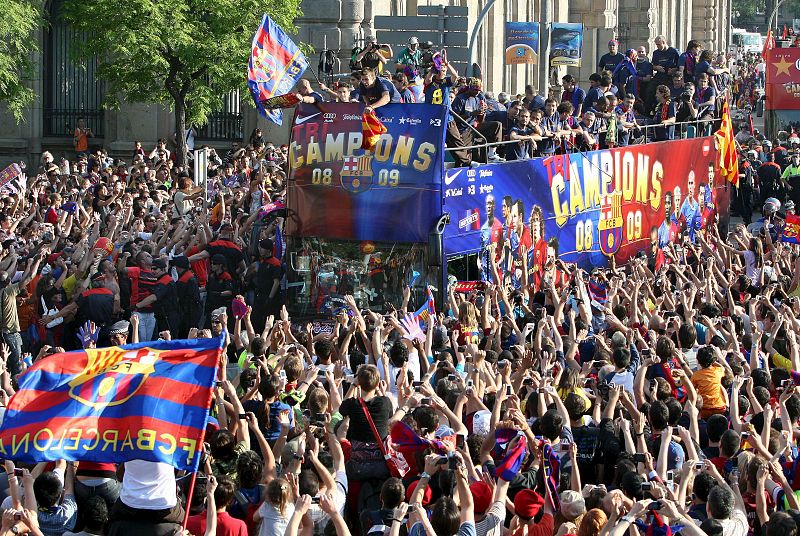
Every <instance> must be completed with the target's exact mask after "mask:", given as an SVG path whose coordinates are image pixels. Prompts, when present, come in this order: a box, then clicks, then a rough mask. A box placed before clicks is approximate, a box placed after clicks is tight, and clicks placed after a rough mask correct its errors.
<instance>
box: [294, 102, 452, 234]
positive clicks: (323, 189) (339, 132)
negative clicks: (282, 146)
mask: <svg viewBox="0 0 800 536" xmlns="http://www.w3.org/2000/svg"><path fill="white" fill-rule="evenodd" d="M361 112H362V105H360V104H358V103H333V102H330V103H329V102H323V103H318V104H303V105H300V106H298V108H297V112H296V116H295V121H294V126H293V127H292V138H291V142H290V145H289V162H290V175H289V187H288V207H287V208H288V217H287V221H286V230H287V234H288V235H290V236H314V237H321V238H334V239H341V240H376V241H386V242H427V241H428V233H429V232H430V231H431V228H432V226H433V225H434V223H435V222H436V220H437V219H438V218H439V216H440V215H441V213H442V205H441V203H442V196H441V177H442V166H443V149H444V132H445V127H446V126H447V125H446V123H447V120H446V113H447V108H446V107H444V106H437V105H433V104H388V105H386V106H382V107H380V108H378V109H377V110H375V113H376V114H377V116H378V119H380V121H381V122H382V123H383V124H384V125H385V126H386V128H387V130H388V132H386V133H385V134H383V135H381V137H380V139H379V140H378V142H377V145H376V147H375V150H374V151H373V152H370V151H365V150H364V149H362V148H361V143H362V141H363V134H362V124H361Z"/></svg>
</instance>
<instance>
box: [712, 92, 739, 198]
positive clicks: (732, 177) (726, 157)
mask: <svg viewBox="0 0 800 536" xmlns="http://www.w3.org/2000/svg"><path fill="white" fill-rule="evenodd" d="M720 117H721V118H722V122H721V124H720V127H719V130H717V131H716V132H715V133H714V138H716V143H717V146H718V147H719V156H720V162H719V170H720V173H721V174H722V176H723V177H724V178H725V179H726V180H727V181H728V182H730V183H731V184H733V185H734V186H736V185H738V184H739V158H738V155H737V153H736V142H735V140H734V137H733V122H732V121H731V108H730V105H729V104H728V100H727V99H725V101H724V102H723V104H722V114H721V115H720Z"/></svg>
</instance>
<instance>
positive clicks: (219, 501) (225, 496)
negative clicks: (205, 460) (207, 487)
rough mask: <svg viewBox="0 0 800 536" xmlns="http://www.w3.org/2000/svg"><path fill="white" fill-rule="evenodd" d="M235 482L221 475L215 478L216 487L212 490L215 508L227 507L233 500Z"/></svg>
mask: <svg viewBox="0 0 800 536" xmlns="http://www.w3.org/2000/svg"><path fill="white" fill-rule="evenodd" d="M234 493H236V484H235V483H234V482H233V480H231V478H230V477H228V476H225V475H221V476H219V477H218V478H217V489H215V490H214V502H215V503H216V507H217V508H223V507H227V506H228V505H229V504H231V501H233V494H234Z"/></svg>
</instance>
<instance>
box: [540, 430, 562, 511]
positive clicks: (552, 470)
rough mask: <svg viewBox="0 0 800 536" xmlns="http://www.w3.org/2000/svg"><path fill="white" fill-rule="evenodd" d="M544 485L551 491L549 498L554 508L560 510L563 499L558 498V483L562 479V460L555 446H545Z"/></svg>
mask: <svg viewBox="0 0 800 536" xmlns="http://www.w3.org/2000/svg"><path fill="white" fill-rule="evenodd" d="M543 461H544V463H543V464H542V466H543V468H544V485H545V486H547V487H548V488H550V489H549V491H550V493H549V497H550V502H551V504H552V505H553V508H554V509H556V510H558V509H559V508H560V507H561V499H560V498H559V496H558V482H559V480H560V479H561V458H559V457H558V454H557V453H556V451H555V449H553V445H551V444H550V443H545V445H544V460H543Z"/></svg>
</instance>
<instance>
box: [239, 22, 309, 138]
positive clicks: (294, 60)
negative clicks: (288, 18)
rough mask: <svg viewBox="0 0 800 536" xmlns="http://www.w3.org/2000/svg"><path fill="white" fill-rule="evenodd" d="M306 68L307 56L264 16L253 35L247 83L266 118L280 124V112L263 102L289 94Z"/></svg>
mask: <svg viewBox="0 0 800 536" xmlns="http://www.w3.org/2000/svg"><path fill="white" fill-rule="evenodd" d="M307 68H308V59H306V57H305V55H304V54H303V53H302V52H301V51H300V49H299V48H297V45H295V44H294V41H292V40H291V39H290V38H289V36H287V35H286V34H285V33H284V32H283V30H281V27H280V26H278V25H277V24H275V21H273V20H272V19H271V18H269V15H264V18H263V19H261V26H259V27H258V30H257V31H256V35H255V36H254V37H253V46H252V49H251V51H250V62H249V64H248V66H247V86H248V87H249V88H250V94H251V95H252V96H253V101H255V103H256V108H258V112H259V113H260V114H261V115H263V116H264V117H266V118H267V119H269V120H270V121H272V122H274V123H277V124H278V125H280V124H282V123H283V112H281V110H279V109H278V110H268V109H267V108H266V106H265V104H267V105H268V103H266V102H265V101H267V100H268V99H271V98H273V97H279V96H281V95H285V94H286V93H289V91H291V90H292V88H293V87H294V85H295V84H296V83H297V81H298V80H299V79H300V77H301V76H303V73H304V72H305V70H306V69H307ZM269 102H270V103H271V102H275V101H269Z"/></svg>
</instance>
